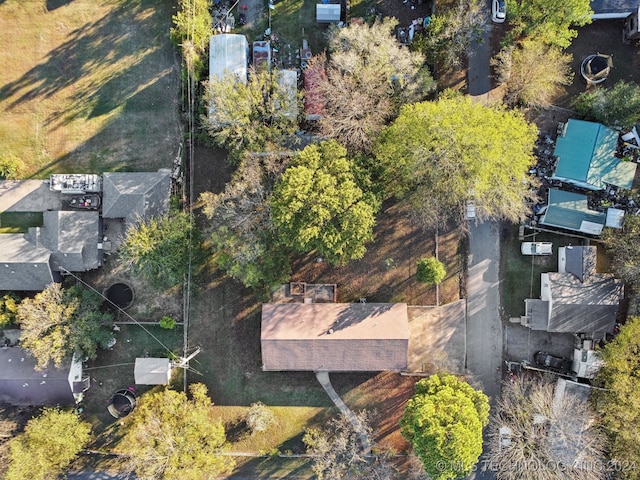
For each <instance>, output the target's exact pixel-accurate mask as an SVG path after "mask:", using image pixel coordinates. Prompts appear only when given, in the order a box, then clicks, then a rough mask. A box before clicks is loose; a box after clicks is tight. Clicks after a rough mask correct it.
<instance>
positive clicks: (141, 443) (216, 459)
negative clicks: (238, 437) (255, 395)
mask: <svg viewBox="0 0 640 480" xmlns="http://www.w3.org/2000/svg"><path fill="white" fill-rule="evenodd" d="M190 392H191V396H192V399H191V400H189V399H188V398H187V396H186V395H185V393H184V392H176V391H175V390H170V389H165V390H161V391H159V392H153V393H149V394H147V395H144V396H142V397H141V399H140V402H139V404H138V406H137V408H136V410H135V411H134V412H133V415H132V422H131V424H130V425H129V426H128V428H127V431H126V433H125V435H124V438H123V439H122V442H121V443H120V444H119V446H118V448H117V450H118V451H119V452H121V453H124V454H127V455H128V456H129V464H130V466H131V467H132V468H133V469H134V470H135V472H136V475H137V477H138V478H153V479H165V480H174V479H177V478H179V479H181V480H200V479H203V478H217V477H218V476H220V475H222V474H225V473H230V472H231V470H233V467H234V465H235V462H234V460H233V458H232V457H228V456H223V455H220V454H221V453H222V452H224V451H225V450H227V449H228V445H227V443H226V437H225V432H224V426H223V425H222V422H221V421H220V419H215V418H212V416H211V408H210V407H211V400H210V399H209V397H208V396H207V388H206V387H205V386H204V385H203V384H201V383H196V384H193V385H191V387H190Z"/></svg>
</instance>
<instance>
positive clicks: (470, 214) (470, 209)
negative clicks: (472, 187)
mask: <svg viewBox="0 0 640 480" xmlns="http://www.w3.org/2000/svg"><path fill="white" fill-rule="evenodd" d="M466 212H467V220H473V219H475V218H476V201H475V200H473V199H470V200H467V205H466Z"/></svg>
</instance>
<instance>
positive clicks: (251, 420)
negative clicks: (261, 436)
mask: <svg viewBox="0 0 640 480" xmlns="http://www.w3.org/2000/svg"><path fill="white" fill-rule="evenodd" d="M245 421H246V422H247V426H248V427H249V429H250V430H251V434H252V435H253V434H255V433H257V432H264V431H266V430H267V429H268V428H269V426H271V425H272V424H273V423H274V422H275V421H276V418H275V416H274V415H273V411H272V410H271V409H270V408H269V407H267V406H266V405H265V404H264V403H262V402H256V403H252V404H251V407H250V408H249V411H248V412H247V414H246V416H245Z"/></svg>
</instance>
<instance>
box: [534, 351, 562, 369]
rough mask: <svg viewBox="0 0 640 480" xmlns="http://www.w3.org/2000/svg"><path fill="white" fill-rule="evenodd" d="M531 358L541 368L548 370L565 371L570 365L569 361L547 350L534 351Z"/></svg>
mask: <svg viewBox="0 0 640 480" xmlns="http://www.w3.org/2000/svg"><path fill="white" fill-rule="evenodd" d="M533 360H534V361H535V362H536V364H537V365H538V366H540V367H542V368H547V369H549V370H555V371H558V372H565V371H567V370H569V368H570V366H571V361H570V360H568V359H566V358H564V357H559V356H557V355H551V354H550V353H547V352H536V354H535V355H534V356H533Z"/></svg>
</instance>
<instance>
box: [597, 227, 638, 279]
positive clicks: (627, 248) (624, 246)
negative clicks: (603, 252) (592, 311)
mask: <svg viewBox="0 0 640 480" xmlns="http://www.w3.org/2000/svg"><path fill="white" fill-rule="evenodd" d="M603 240H604V244H605V247H606V249H607V251H608V252H609V254H610V255H611V257H612V258H613V261H612V264H613V265H612V266H613V269H614V271H615V273H616V275H618V276H620V277H621V278H622V279H623V280H624V281H625V282H627V284H629V285H631V286H634V287H637V286H638V285H639V284H640V217H639V216H637V215H625V216H624V225H623V227H622V232H620V230H618V229H614V228H607V229H606V230H605V231H604V234H603Z"/></svg>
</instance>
